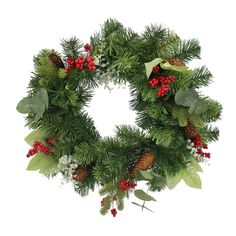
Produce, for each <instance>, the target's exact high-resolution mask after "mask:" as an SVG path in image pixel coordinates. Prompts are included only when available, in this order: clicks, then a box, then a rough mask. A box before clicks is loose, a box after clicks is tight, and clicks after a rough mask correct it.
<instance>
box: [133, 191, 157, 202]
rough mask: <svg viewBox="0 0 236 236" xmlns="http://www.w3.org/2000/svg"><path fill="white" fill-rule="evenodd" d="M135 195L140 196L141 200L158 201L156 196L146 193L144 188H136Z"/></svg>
mask: <svg viewBox="0 0 236 236" xmlns="http://www.w3.org/2000/svg"><path fill="white" fill-rule="evenodd" d="M134 195H135V196H136V197H137V198H139V199H140V200H143V201H156V199H155V198H153V197H152V196H150V195H149V194H147V193H145V192H144V191H143V190H142V189H136V190H135V191H134Z"/></svg>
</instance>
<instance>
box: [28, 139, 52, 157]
mask: <svg viewBox="0 0 236 236" xmlns="http://www.w3.org/2000/svg"><path fill="white" fill-rule="evenodd" d="M38 152H43V153H44V154H45V155H48V154H50V150H49V147H46V146H45V145H44V144H42V143H41V142H40V141H35V142H34V144H33V148H31V149H30V150H29V151H28V154H27V155H26V156H27V157H31V156H34V155H35V154H36V153H38Z"/></svg>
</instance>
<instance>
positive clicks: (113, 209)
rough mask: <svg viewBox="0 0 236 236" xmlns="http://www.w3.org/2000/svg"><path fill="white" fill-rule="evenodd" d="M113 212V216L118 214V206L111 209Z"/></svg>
mask: <svg viewBox="0 0 236 236" xmlns="http://www.w3.org/2000/svg"><path fill="white" fill-rule="evenodd" d="M111 214H112V215H113V217H116V214H117V210H116V208H112V209H111Z"/></svg>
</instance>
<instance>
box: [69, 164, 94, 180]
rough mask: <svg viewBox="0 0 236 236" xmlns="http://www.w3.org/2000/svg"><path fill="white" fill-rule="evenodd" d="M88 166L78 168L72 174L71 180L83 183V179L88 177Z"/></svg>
mask: <svg viewBox="0 0 236 236" xmlns="http://www.w3.org/2000/svg"><path fill="white" fill-rule="evenodd" d="M90 173H91V167H90V166H78V167H77V168H76V169H75V172H74V173H73V179H74V180H76V181H78V182H84V181H85V179H86V178H87V177H88V176H89V175H90Z"/></svg>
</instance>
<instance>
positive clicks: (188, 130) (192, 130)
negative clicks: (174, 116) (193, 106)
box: [184, 121, 199, 139]
mask: <svg viewBox="0 0 236 236" xmlns="http://www.w3.org/2000/svg"><path fill="white" fill-rule="evenodd" d="M198 135H199V133H198V131H197V129H196V127H195V126H194V124H193V123H192V122H191V121H188V124H187V126H186V127H184V136H185V137H186V138H187V139H193V138H195V137H197V136H198Z"/></svg>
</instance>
